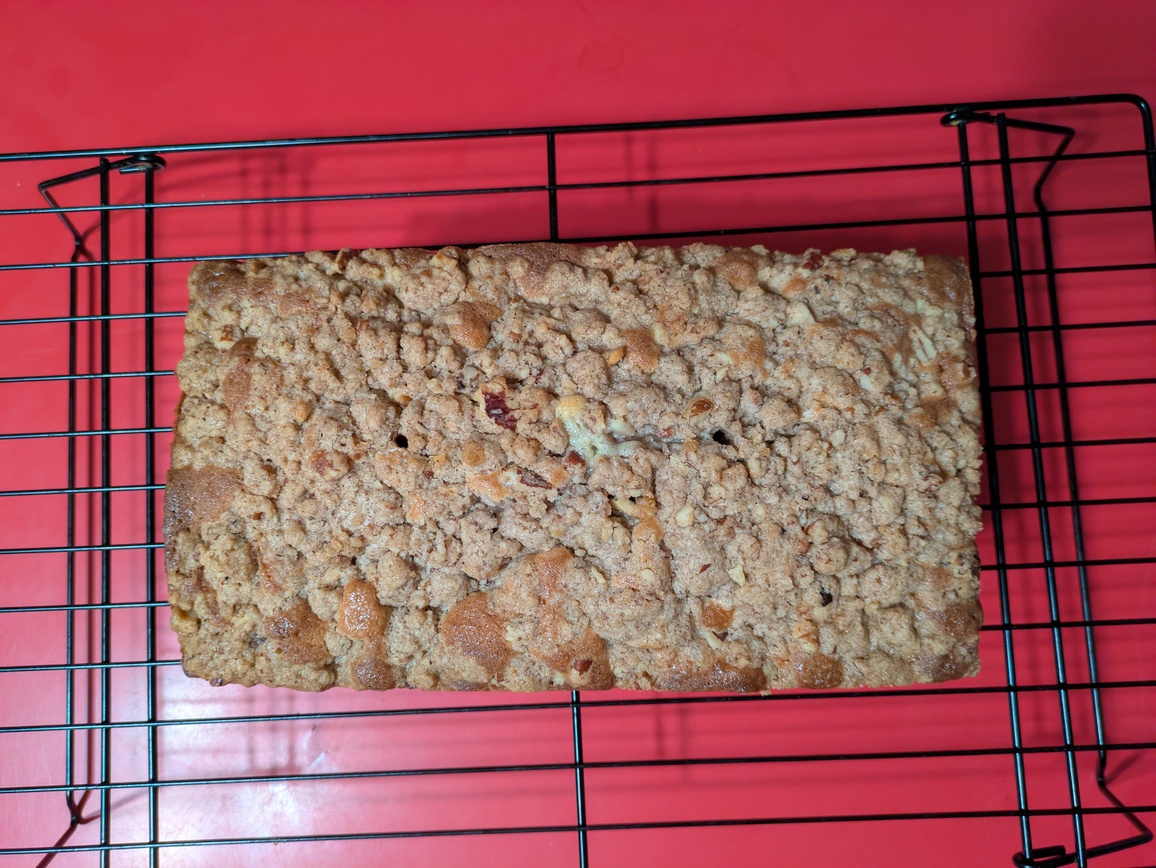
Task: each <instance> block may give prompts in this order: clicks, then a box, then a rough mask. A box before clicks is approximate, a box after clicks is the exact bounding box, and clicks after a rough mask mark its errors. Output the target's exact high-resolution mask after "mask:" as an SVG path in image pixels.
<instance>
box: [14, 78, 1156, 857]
mask: <svg viewBox="0 0 1156 868" xmlns="http://www.w3.org/2000/svg"><path fill="white" fill-rule="evenodd" d="M0 190H4V191H5V192H4V194H3V195H4V202H3V203H2V204H3V206H4V207H3V208H2V209H0V227H3V230H2V231H0V365H2V367H0V424H2V425H3V426H4V430H3V431H2V432H0V467H2V468H3V470H2V478H3V482H2V483H0V697H3V700H2V705H0V749H2V751H3V757H4V762H3V766H2V768H0V817H2V818H4V819H3V820H0V831H2V833H3V834H2V835H0V855H4V856H6V857H23V858H24V859H26V860H28V861H29V862H30V863H31V862H38V863H39V864H41V865H43V864H47V863H48V862H50V861H52V860H54V859H55V858H60V860H61V862H62V863H63V862H64V861H65V859H68V860H69V861H68V864H74V863H77V864H82V863H83V862H82V860H84V859H88V860H91V861H93V862H99V864H102V865H108V864H145V863H147V864H149V865H155V864H158V863H161V862H163V863H166V864H168V863H178V864H201V863H202V862H206V861H212V862H214V863H216V864H253V863H254V862H256V861H259V860H261V859H272V858H275V855H274V853H273V851H272V850H271V849H270V848H272V847H273V846H274V845H280V846H283V847H286V848H290V849H288V850H287V852H289V853H291V854H292V856H291V858H293V859H295V860H297V861H320V860H322V859H324V860H326V861H331V860H332V859H333V858H335V854H337V853H341V854H344V856H343V858H359V859H364V858H368V857H367V856H366V854H369V853H374V854H381V853H389V854H392V855H393V856H395V857H396V858H400V859H403V860H406V859H413V858H417V857H419V856H420V857H421V858H423V859H424V860H425V861H426V862H432V863H433V864H451V863H453V862H455V861H460V862H461V863H463V864H464V863H469V864H477V863H479V862H481V863H483V864H484V863H486V862H487V861H488V860H493V859H495V858H497V857H498V855H499V854H504V857H503V858H505V859H506V860H507V861H509V860H510V858H511V857H510V854H511V853H513V854H517V855H516V861H518V862H523V863H527V864H529V863H533V864H542V865H555V864H557V865H573V864H579V865H582V866H586V865H597V866H603V865H612V864H627V863H628V862H630V863H631V864H639V862H638V860H639V858H640V857H639V854H643V861H642V864H647V863H648V860H647V859H646V858H645V856H646V855H649V856H651V857H655V855H656V854H658V853H660V852H666V853H667V855H666V856H664V857H663V858H664V860H665V862H666V863H667V864H684V861H686V860H689V861H700V860H701V859H702V858H704V857H705V856H706V855H709V856H711V857H716V856H718V855H719V854H720V853H724V854H725V853H729V854H730V856H731V858H732V859H733V860H734V861H738V862H740V863H743V862H747V863H750V864H754V863H755V862H761V860H760V859H757V858H755V857H753V856H752V855H751V854H753V853H754V852H755V851H756V848H765V847H767V846H769V845H774V846H777V847H779V848H780V851H779V852H783V853H787V852H806V853H810V854H812V855H813V857H814V858H815V860H816V861H819V862H828V863H835V862H838V863H843V862H850V861H855V863H856V864H868V862H866V861H864V853H866V852H868V851H867V847H868V846H870V845H871V843H872V842H875V843H878V842H879V841H887V842H889V843H888V845H887V846H888V847H889V849H887V850H886V851H884V852H886V853H887V854H888V855H887V856H886V858H885V859H883V861H881V862H879V863H878V864H904V863H905V861H906V860H905V854H910V858H911V859H912V860H917V861H920V862H926V861H928V859H929V858H934V861H935V862H936V864H943V865H948V864H988V863H989V862H991V861H992V860H993V859H996V858H997V857H998V859H999V860H1000V861H1002V862H1005V863H1006V861H1009V860H1010V861H1013V862H1014V864H1016V865H1023V866H1029V865H1030V866H1059V865H1066V864H1076V865H1087V864H1089V862H1090V861H1091V860H1095V861H1096V864H1097V865H1099V864H1105V865H1107V864H1112V865H1121V864H1138V863H1137V862H1136V861H1135V860H1137V859H1138V860H1140V861H1142V862H1147V863H1156V850H1154V849H1153V846H1152V833H1151V832H1150V831H1149V829H1148V825H1149V821H1148V820H1147V819H1146V816H1147V815H1150V814H1151V813H1152V812H1154V811H1156V803H1153V801H1152V799H1151V793H1152V792H1153V791H1156V788H1154V787H1153V786H1152V784H1153V782H1156V773H1154V772H1153V770H1152V764H1153V762H1154V760H1156V735H1154V734H1153V730H1152V726H1151V720H1152V719H1154V718H1156V678H1154V677H1153V673H1152V671H1151V668H1150V665H1149V660H1150V657H1151V649H1152V647H1154V645H1153V642H1154V641H1156V590H1154V586H1156V582H1153V581H1152V580H1153V576H1154V567H1153V564H1156V556H1154V554H1156V553H1154V552H1153V550H1152V548H1151V543H1152V540H1153V537H1152V534H1151V528H1152V527H1153V526H1156V521H1154V520H1153V519H1154V517H1156V474H1154V471H1153V468H1156V460H1154V459H1156V451H1154V446H1156V415H1153V413H1152V410H1151V408H1153V407H1156V355H1154V352H1153V350H1154V348H1156V341H1153V337H1154V336H1156V285H1154V284H1153V282H1152V281H1153V275H1154V274H1156V137H1154V134H1153V125H1152V118H1151V114H1150V111H1149V108H1148V106H1147V104H1146V103H1145V102H1144V101H1143V100H1141V99H1139V98H1137V97H1133V96H1127V95H1113V96H1095V97H1081V98H1072V99H1046V100H1025V101H1018V102H1005V103H988V104H979V103H974V104H954V105H951V104H948V105H938V106H919V107H904V108H889V109H873V110H862V111H844V112H826V113H811V114H793V115H768V116H759V117H741V118H721V119H694V120H684V121H676V122H668V123H630V124H599V125H589V126H581V127H549V126H546V127H537V128H530V129H494V130H485V131H466V132H440V133H413V134H399V135H380V136H355V137H344V138H308V139H276V140H268V141H261V142H232V143H215V144H192V145H175V146H159V147H139V148H110V149H83V150H74V151H67V152H53V153H23V154H7V155H0ZM37 196H39V197H42V198H40V199H39V200H37ZM1029 199H1030V204H1025V203H1026V202H1027V201H1028V200H1029ZM68 203H71V204H68ZM622 237H628V238H631V239H634V240H636V241H639V242H646V241H675V240H680V241H681V240H687V239H706V240H710V239H717V240H720V241H722V240H723V239H727V240H731V239H733V240H736V241H741V242H744V243H754V242H758V243H766V244H768V246H777V247H782V248H791V247H795V248H802V247H806V246H836V245H837V246H850V245H855V246H858V247H861V248H879V249H882V248H884V247H886V246H888V245H891V246H918V247H920V248H922V249H925V250H928V251H931V252H945V253H954V254H962V253H966V255H967V257H968V261H969V263H970V267H971V273H972V278H973V281H974V283H975V286H976V287H977V292H976V297H977V298H976V300H977V319H978V340H977V351H978V359H979V368H980V372H981V385H982V393H983V406H984V416H985V419H984V439H985V448H986V468H987V470H986V474H987V479H986V492H985V502H984V509H985V524H986V525H987V529H986V530H985V533H984V537H983V538H982V540H981V554H982V560H983V563H984V566H983V571H984V572H983V578H984V580H985V581H984V590H983V601H984V604H985V611H986V612H987V624H986V625H985V626H984V628H983V631H982V636H981V652H982V656H983V659H984V662H985V670H984V673H983V675H981V676H980V678H979V680H978V681H976V682H974V683H954V684H948V685H942V686H936V687H927V688H924V687H915V688H905V689H895V690H884V691H847V692H809V693H807V692H803V693H794V692H791V693H782V694H774V695H770V696H765V697H749V696H741V697H739V696H727V695H708V696H682V695H653V694H647V695H631V694H625V693H612V694H606V695H589V694H587V695H580V694H579V693H577V692H574V693H572V694H570V695H569V696H561V697H559V696H522V697H519V696H509V697H497V696H495V695H488V696H485V695H483V696H475V695H468V696H453V695H441V694H437V695H420V694H413V693H409V692H403V691H397V692H393V693H390V694H381V695H363V694H356V695H354V694H351V693H348V692H346V691H340V690H337V691H331V692H329V693H327V694H323V695H319V696H312V695H309V696H306V695H297V694H292V695H287V694H286V693H285V692H282V691H272V690H264V689H261V688H254V689H252V690H249V691H246V690H244V689H241V688H221V689H213V688H209V687H208V686H206V685H203V684H201V683H200V682H193V681H189V680H186V679H184V677H183V676H182V675H181V673H180V671H179V666H177V665H176V664H177V663H178V661H177V659H176V651H175V643H174V641H173V639H172V637H171V636H170V635H169V633H168V631H167V628H166V626H165V624H164V621H165V608H166V603H165V590H164V573H163V565H162V563H161V561H160V558H159V551H158V550H159V549H161V548H162V546H163V543H162V541H161V538H160V535H159V530H158V520H157V519H158V515H159V507H160V498H161V497H162V495H163V484H162V480H163V474H164V469H165V466H166V455H165V453H166V452H167V442H168V440H167V438H168V436H169V434H170V429H169V427H167V425H166V424H165V423H166V422H167V419H168V417H169V413H170V412H171V408H172V407H173V406H174V404H175V401H176V397H177V396H176V390H175V389H176V387H175V384H174V382H173V377H172V367H173V365H174V364H175V361H176V359H177V358H178V357H179V353H180V334H181V325H182V319H181V318H182V316H183V310H182V293H183V275H184V273H185V272H186V271H187V267H188V263H190V262H193V261H198V260H203V259H222V258H237V257H241V256H253V255H264V256H278V255H284V254H286V253H288V252H293V251H300V250H304V249H317V248H323V249H334V248H337V247H343V246H362V247H368V246H398V245H403V244H405V245H421V246H433V245H437V244H441V243H457V244H476V243H484V242H496V241H508V240H534V239H541V238H550V239H554V240H565V241H575V242H583V243H593V242H597V241H601V240H609V239H614V238H622ZM815 737H818V738H820V739H821V740H822V742H823V745H822V746H821V747H820V748H819V749H814V748H812V747H811V744H812V741H813V739H814V738H815ZM414 806H417V807H414ZM419 809H420V810H419ZM817 823H823V824H827V827H828V828H837V829H839V830H840V831H839V833H838V834H831V835H826V836H816V833H815V828H816V824H817ZM724 833H725V836H724ZM656 835H657V836H660V837H656ZM828 838H829V840H824V839H828ZM727 842H730V843H727ZM385 847H391V848H393V849H390V850H385V849H382V848H385ZM664 847H665V848H669V849H668V850H666V851H664V850H663V848H664ZM728 847H730V848H732V849H730V850H728V849H727V848H728ZM791 847H798V848H805V849H800V850H798V851H792V850H791V849H790V848H791ZM931 847H934V848H935V850H934V852H935V853H937V854H938V855H936V856H934V857H929V856H928V853H929V852H931V851H930V850H929V849H928V848H931ZM371 848H372V849H371ZM896 848H898V849H896ZM1017 848H1018V852H1017ZM692 857H693V858H692ZM881 858H882V857H881ZM1120 860H1123V861H1120ZM1130 860H1131V861H1130ZM84 864H87V863H84Z"/></svg>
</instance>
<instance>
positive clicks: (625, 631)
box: [165, 244, 982, 691]
mask: <svg viewBox="0 0 1156 868" xmlns="http://www.w3.org/2000/svg"><path fill="white" fill-rule="evenodd" d="M973 327H974V318H973V313H972V305H971V294H970V287H969V285H968V280H967V270H966V267H965V266H964V265H963V263H962V262H960V261H959V260H954V259H950V258H946V257H927V258H926V259H921V258H920V257H918V256H916V255H915V254H913V253H911V252H903V251H900V252H895V253H892V254H889V255H886V256H883V255H873V254H869V255H862V254H857V253H855V252H854V251H836V252H834V253H832V254H830V255H828V256H821V255H819V254H818V253H817V252H815V251H808V252H807V253H806V254H804V255H802V256H790V255H786V254H781V253H770V252H768V251H767V250H765V249H763V248H761V247H753V248H737V249H726V248H722V247H717V246H713V245H704V244H698V245H691V246H689V247H684V248H651V249H644V250H639V249H636V248H634V247H633V246H632V245H629V244H622V245H618V246H615V247H600V248H584V247H575V246H571V245H560V244H530V245H504V246H503V245H499V246H494V247H486V248H481V249H479V250H476V251H466V250H460V249H457V248H445V249H443V250H439V251H427V250H417V249H403V250H364V251H349V250H345V251H341V252H339V253H337V254H325V253H311V254H308V255H307V256H306V257H290V258H286V259H280V260H252V261H248V262H212V263H201V264H199V265H197V266H196V267H195V268H194V269H193V272H192V274H191V276H190V305H189V314H188V319H187V324H186V353H185V357H184V358H183V359H182V361H181V364H180V366H179V367H178V376H179V378H180V383H181V387H182V390H183V393H184V397H183V399H182V402H181V405H180V408H179V410H178V415H177V421H176V426H175V437H174V442H173V460H172V468H173V469H172V470H171V471H170V474H169V482H168V492H167V497H166V509H165V537H166V566H167V569H168V575H169V584H170V598H171V603H172V622H173V627H174V629H175V630H176V631H177V633H178V636H179V638H180V642H181V648H182V662H183V665H184V668H185V671H186V672H188V673H189V674H191V675H196V676H199V677H203V678H206V679H209V680H211V681H213V682H214V683H225V682H234V683H240V684H271V685H283V686H289V687H296V688H299V689H308V690H321V689H325V688H327V687H330V686H333V685H342V686H347V687H352V688H355V689H359V690H385V689H390V688H392V687H395V686H411V687H421V688H426V689H433V688H438V689H452V690H467V689H468V690H485V689H510V690H540V689H551V688H578V689H603V688H609V687H614V686H618V687H640V688H647V689H660V690H696V691H697V690H723V691H761V690H767V689H771V688H791V687H806V688H812V689H830V688H836V687H848V686H871V685H893V684H904V683H909V682H912V681H916V682H926V681H940V680H944V679H948V678H958V677H963V676H968V675H974V674H975V673H976V672H977V671H978V665H979V663H978V657H977V653H976V648H977V642H978V630H979V626H980V623H981V620H982V614H981V612H980V609H979V605H978V602H977V590H978V572H977V569H978V567H977V558H976V549H975V534H976V532H977V531H978V529H979V510H978V508H977V507H976V504H975V499H976V496H977V494H978V488H979V475H978V469H979V454H980V447H979V439H978V422H979V401H978V392H977V387H976V376H975V369H974V362H973V358H972V340H973V336H972V329H973Z"/></svg>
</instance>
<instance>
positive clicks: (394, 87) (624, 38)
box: [0, 0, 1156, 152]
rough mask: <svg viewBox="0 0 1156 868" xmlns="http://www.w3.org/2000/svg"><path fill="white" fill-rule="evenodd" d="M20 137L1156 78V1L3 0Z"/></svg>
mask: <svg viewBox="0 0 1156 868" xmlns="http://www.w3.org/2000/svg"><path fill="white" fill-rule="evenodd" d="M0 5H2V8H3V16H2V19H0V74H2V75H3V81H4V82H5V83H4V86H3V93H2V95H0V151H5V152H10V151H22V150H43V149H50V148H79V147H103V146H110V147H113V146H115V147H123V146H127V145H137V144H140V145H145V144H154V143H172V142H183V141H208V140H220V139H244V138H268V137H271V136H298V135H325V134H347V133H379V132H402V131H424V130H431V129H465V128H477V127H505V126H524V125H532V124H538V123H552V124H553V123H583V122H596V121H608V120H618V121H625V120H658V119H662V120H665V119H670V118H679V117H694V116H699V115H733V114H761V113H767V112H789V111H812V110H825V109H843V108H867V107H873V106H878V105H904V104H916V103H940V102H952V101H955V100H973V99H976V100H978V99H984V100H990V99H1006V98H1031V97H1040V96H1065V95H1071V94H1078V93H1107V92H1117V91H1126V92H1137V93H1140V94H1141V95H1142V96H1146V97H1148V98H1149V99H1152V98H1153V94H1156V57H1154V55H1153V44H1154V43H1156V4H1153V3H1150V2H1146V0H1122V2H1121V0H1116V2H1113V0H1109V2H1104V3H1087V2H1080V0H1051V2H1049V0H1036V2H1022V0H1021V2H1001V0H977V2H968V3H942V2H926V0H907V2H902V0H877V2H871V3H862V2H855V0H843V2H827V3H822V2H820V3H815V2H805V3H780V2H762V0H746V2H726V0H720V2H708V3H679V4H675V3H662V2H654V0H649V2H640V0H621V2H619V0H603V2H579V3H574V2H556V3H533V2H487V3H477V2H448V3H426V2H392V3H380V4H378V3H359V2H351V0H330V2H324V3H307V2H293V0H281V2H275V0H258V2H247V3H236V2H228V0H207V2H200V3H197V4H195V5H194V4H184V3H171V2H139V0H138V2H125V0H109V2H101V3H82V2H52V0H50V2H40V3H20V2H13V0H7V2H5V3H3V4H0Z"/></svg>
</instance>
